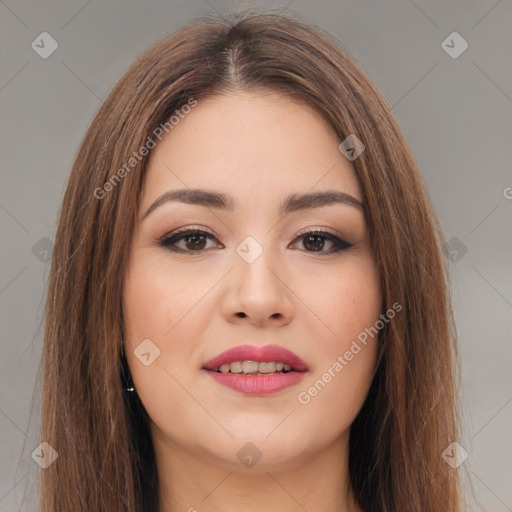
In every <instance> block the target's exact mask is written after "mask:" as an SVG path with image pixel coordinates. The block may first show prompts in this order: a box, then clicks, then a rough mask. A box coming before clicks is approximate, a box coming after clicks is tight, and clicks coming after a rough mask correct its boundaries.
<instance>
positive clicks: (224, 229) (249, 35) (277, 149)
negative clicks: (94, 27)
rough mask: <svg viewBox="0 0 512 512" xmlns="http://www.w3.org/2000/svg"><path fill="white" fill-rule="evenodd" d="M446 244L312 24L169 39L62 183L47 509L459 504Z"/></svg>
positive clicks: (406, 161) (107, 113) (390, 144)
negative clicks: (451, 457)
mask: <svg viewBox="0 0 512 512" xmlns="http://www.w3.org/2000/svg"><path fill="white" fill-rule="evenodd" d="M443 242H444V240H443V236H442V234H441V230H440V226H439V223H438V221H437V219H436V216H435V214H434V212H433V210H432V207H431V204H430V201H429V199H428V195H427V192H426V191H425V188H424V186H423V184H422V180H421V177H420V175H419V172H418V169H417V166H416V164H415V162H414V159H413V157H412V155H411V151H410V150H409V148H408V145H407V143H406V141H405V139H404V136H403V134H402V132H401V131H400V129H399V127H398V125H397V123H396V121H395V120H394V119H393V117H392V115H391V113H390V107H389V106H388V105H387V104H386V103H385V101H384V100H383V98H382V96H381V95H380V93H379V92H378V91H377V90H376V88H375V86H374V85H373V84H372V82H371V81H370V80H369V79H368V77H367V76H366V75H365V74H364V72H363V71H362V70H361V69H360V68H359V67H358V66H357V65H356V64H354V62H352V60H350V58H349V57H348V56H347V55H346V54H345V53H344V52H343V51H342V50H340V49H339V48H338V47H337V46H336V45H335V44H334V43H333V42H332V41H331V40H330V39H329V37H328V36H326V35H325V34H323V33H322V31H321V30H320V29H317V28H314V27H312V26H311V25H310V24H308V23H305V22H303V21H300V20H297V19H294V18H291V17H288V16H285V15H274V14H249V13H244V14H241V15H236V16H235V15H234V16H232V17H231V18H230V19H229V20H228V21H226V20H224V21H211V20H209V21H204V22H198V23H195V24H192V25H190V26H187V27H184V28H182V29H180V30H179V31H177V32H176V33H174V34H172V35H171V36H169V37H167V38H166V39H164V40H162V41H160V42H159V43H158V44H156V45H155V46H154V47H153V48H151V49H150V50H149V51H147V52H146V53H145V54H144V55H143V56H142V57H140V58H139V59H138V60H137V61H136V62H135V63H134V64H133V66H132V67H131V68H130V69H129V70H128V71H127V72H126V73H125V74H124V76H123V77H122V78H121V79H120V81H119V82H118V83H117V84H116V86H115V87H114V89H113V90H112V92H111V93H110V95H109V96H108V98H107V99H106V101H105V102H104V103H103V105H102V107H101V108H100V111H99V112H98V114H97V115H96V117H95V119H94V121H93V123H92V125H91V127H90V128H89V131H88V132H87V134H86V136H85V138H84V141H83V143H82V145H81V147H80V150H79V152H78V154H77V156H76V160H75V163H74V166H73V170H72V173H71V177H70V181H69V184H68V187H67V191H66V194H65V197H64V201H63V205H62V210H61V213H60V220H59V227H58V232H57V236H56V241H55V250H54V255H53V261H52V269H51V278H50V284H49V292H48V300H47V310H46V331H45V346H44V354H43V363H44V365H43V366H44V377H43V378H44V383H43V404H42V410H43V417H42V439H43V440H44V441H46V442H48V443H49V444H50V445H51V446H52V447H53V448H54V449H55V450H56V452H57V453H58V458H57V460H56V461H55V462H54V463H53V464H51V465H50V466H49V467H48V468H47V469H45V470H43V472H42V480H41V483H42V510H43V511H44V512H49V511H52V512H56V511H69V510H75V511H78V510H84V511H85V510H87V511H90V510H94V511H109V512H112V511H158V512H175V511H178V510H189V511H193V510H199V511H200V510H205V511H207V510H212V511H213V510H215V511H217V510H223V511H231V510H234V509H235V508H236V509H238V510H240V509H242V510H245V511H251V510H261V509H262V508H264V507H266V509H268V510H279V511H287V510H308V511H310V512H312V511H327V510H339V511H350V512H353V511H365V512H366V511H372V512H373V511H388V512H391V511H393V512H394V511H406V510H407V511H418V512H419V511H421V512H426V511H432V512H433V511H435V512H440V511H450V512H453V511H459V510H461V508H460V507H461V504H460V502H459V501H460V497H459V495H460V489H459V477H458V474H457V471H456V470H454V469H452V467H450V466H449V465H448V464H447V463H446V462H445V461H444V460H443V458H442V457H441V454H442V452H443V450H445V449H446V447H447V446H449V445H450V443H452V442H453V441H455V440H456V439H457V436H458V428H459V427H458V409H457V395H456V389H457V386H456V383H457V379H456V375H457V373H456V369H457V366H456V364H457V357H456V354H457V352H456V344H455V333H454V327H453V319H452V313H451V306H450V298H449V294H448V278H447V272H446V268H445V261H444V259H443V257H442V253H441V247H442V246H443Z"/></svg>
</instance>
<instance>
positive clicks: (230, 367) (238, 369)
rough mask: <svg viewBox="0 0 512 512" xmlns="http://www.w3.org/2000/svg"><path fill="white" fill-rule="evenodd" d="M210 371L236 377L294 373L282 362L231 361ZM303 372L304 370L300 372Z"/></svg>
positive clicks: (289, 366) (294, 370) (290, 367)
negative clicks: (231, 374) (232, 374)
mask: <svg viewBox="0 0 512 512" xmlns="http://www.w3.org/2000/svg"><path fill="white" fill-rule="evenodd" d="M212 371H214V372H218V373H234V374H237V375H269V374H272V375H275V374H284V373H289V372H296V371H299V370H296V369H295V368H292V366H291V365H289V364H287V363H284V362H283V361H250V360H247V361H232V362H230V363H224V364H221V365H220V366H219V367H218V368H215V369H213V370H212ZM302 371H305V370H302Z"/></svg>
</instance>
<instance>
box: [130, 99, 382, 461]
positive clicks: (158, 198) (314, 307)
mask: <svg viewBox="0 0 512 512" xmlns="http://www.w3.org/2000/svg"><path fill="white" fill-rule="evenodd" d="M340 142H341V141H340V140H338V139H337V137H336V135H335V134H334V132H333V131H332V130H331V128H330V127H329V125H328V124H327V123H326V122H325V121H324V120H323V119H322V117H321V116H320V115H319V114H317V113H316V112H315V111H314V110H312V109H311V108H310V107H309V106H305V105H302V104H300V103H297V102H294V101H292V100H290V99H287V98H286V97H283V96H280V95H274V94H266V95H263V94H249V93H242V92H240V93H236V94H230V95H229V96H215V97H211V98H208V99H205V100H200V101H198V104H197V106H195V107H194V108H193V109H192V110H191V112H190V113H188V114H187V115H186V116H183V118H182V119H180V121H179V123H178V124H176V125H175V126H174V127H173V129H172V131H170V132H169V134H168V135H166V136H165V137H164V138H162V141H161V142H159V143H158V144H157V146H156V148H155V149H153V150H152V153H151V157H150V161H149V167H148V170H147V176H146V179H145V183H144V188H143V191H142V198H141V208H140V212H139V224H138V226H137V228H136V231H135V232H134V235H133V239H132V245H131V248H130V250H131V257H130V265H129V268H128V270H127V274H126V276H125V285H124V292H123V294H124V295H123V302H124V318H125V332H126V337H125V340H124V342H125V344H126V353H127V359H128V365H129V367H130V371H131V374H132V378H133V382H134V387H135V389H136V392H137V393H138V395H139V397H140V399H141V401H142V403H143V405H144V407H145V408H146V410H147V412H148V414H149V416H150V418H151V420H152V423H151V431H152V436H153V441H154V444H155V447H156V450H157V451H158V450H167V451H168V453H172V452H173V450H176V451H177V450H182V451H185V452H188V453H193V454H196V455H198V456H200V457H202V458H203V459H204V460H208V459H211V460H216V461H221V462H223V463H224V464H227V465H229V464H238V465H240V460H241V459H240V453H238V452H239V451H240V450H241V449H242V450H248V451H250V450H254V448H248V447H247V446H246V443H248V442H251V443H252V444H253V445H254V446H255V447H256V448H257V450H258V452H259V453H260V454H261V459H260V461H259V462H258V466H259V467H261V468H268V469H271V468H275V467H277V466H279V467H283V466H284V465H287V464H290V465H292V464H300V463H301V462H303V461H304V460H306V458H307V457H308V456H311V455H312V454H314V453H315V452H319V451H321V450H323V449H325V448H326V447H328V446H329V445H331V444H333V443H335V442H336V441H337V440H338V439H340V438H342V437H343V436H346V435H347V433H348V432H349V429H350V425H351V423H352V421H353V420H354V418H355V417H356V415H357V413H358V412H359V410H360V408H361V406H362V404H363V402H364V399H365V397H366V394H367V392H368V389H369V386H370V383H371V379H372V372H373V370H374V366H375V360H376V352H377V339H376V338H373V339H372V338H371V337H368V338H367V340H366V343H365V344H363V343H361V341H360V340H361V333H362V332H364V331H365V328H369V327H372V326H374V324H375V323H376V322H377V321H378V320H379V315H380V313H381V310H380V307H381V293H380V290H379V279H378V274H377V271H376V266H375V262H374V259H373V255H372V252H371V249H370V240H369V237H368V233H367V226H366V224H365V217H364V214H363V211H362V209H361V208H360V207H359V206H358V203H359V202H362V195H361V190H360V188H359V185H358V182H357V179H356V176H355V174H354V171H353V169H352V166H351V164H350V162H349V161H348V160H347V159H346V158H345V157H344V156H343V155H342V153H341V152H340V151H339V149H338V145H339V143H340ZM195 189H201V190H205V191H207V192H209V193H210V194H212V195H206V194H199V193H197V194H192V193H191V191H192V190H195ZM176 191H185V192H186V193H187V194H188V198H187V197H185V196H184V195H182V196H181V199H185V202H184V201H183V200H180V197H177V198H176V197H174V199H172V198H170V197H169V196H168V197H167V200H165V198H162V196H163V194H166V193H169V192H176ZM322 192H332V193H337V194H331V196H329V197H330V201H329V197H327V198H326V197H323V199H322V197H320V196H319V197H317V199H316V200H315V199H314V198H309V199H307V200H305V201H300V196H302V195H303V194H316V193H322ZM182 194H183V193H182ZM217 194H221V196H218V195H217ZM290 197H291V198H292V200H290V199H289V198H290ZM335 199H337V200H335ZM198 201H200V202H201V204H198ZM148 210H149V211H148ZM358 336H359V339H358ZM240 346H245V349H244V350H241V351H239V352H230V353H228V354H227V355H226V357H221V358H220V359H219V358H217V356H219V355H221V354H222V353H223V352H225V351H227V350H229V349H234V348H236V347H238V348H239V347H240ZM247 346H249V348H247ZM269 346H274V348H272V347H270V348H269ZM275 346H277V347H278V348H276V347H275ZM262 347H265V348H262ZM356 347H359V349H358V348H356ZM290 353H291V354H290ZM350 354H351V355H350ZM241 360H242V361H256V363H258V362H260V363H264V362H266V363H267V364H266V365H262V364H256V366H254V364H249V365H247V364H245V365H244V363H241V364H240V363H238V364H237V361H241ZM271 361H277V362H276V364H275V365H272V363H270V364H268V363H269V362H271ZM231 362H232V363H233V364H231V365H230V364H229V363H231ZM301 362H302V363H301ZM209 363H210V364H209ZM221 363H223V367H222V368H221V370H222V371H215V370H217V369H219V368H220V366H221ZM284 364H287V365H288V364H289V365H290V367H291V368H290V371H289V372H286V371H285V370H286V369H287V368H288V367H287V366H286V367H285V366H284ZM301 364H302V365H303V366H301ZM207 366H208V367H210V369H206V367H207ZM228 370H229V371H228ZM274 370H275V371H276V372H278V373H272V374H270V373H265V372H272V371H274ZM240 371H242V373H236V372H240ZM254 372H257V374H254V375H246V373H254ZM242 455H244V452H243V451H242Z"/></svg>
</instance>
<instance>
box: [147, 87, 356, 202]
mask: <svg viewBox="0 0 512 512" xmlns="http://www.w3.org/2000/svg"><path fill="white" fill-rule="evenodd" d="M339 143H340V141H339V140H338V137H337V136H336V134H335V133H334V131H333V130H332V128H331V127H330V126H329V125H328V123H327V122H326V121H325V120H324V119H323V118H322V116H321V115H320V114H318V113H317V112H316V111H315V110H314V109H313V108H311V107H310V106H308V105H306V104H304V103H302V102H299V101H295V100H293V99H290V98H289V97H287V96H283V95H279V94H276V93H245V92H237V93H231V94H229V95H227V94H225V95H217V96H213V97H209V98H206V99H202V100H201V99H200V100H198V102H197V105H196V106H195V107H194V108H193V109H191V111H190V112H189V113H187V114H182V116H180V119H179V122H178V123H177V124H175V125H174V126H173V128H172V130H170V132H169V133H168V134H167V135H165V136H164V137H163V138H162V140H161V141H160V142H158V141H157V145H156V147H155V148H154V149H153V150H152V152H151V155H150V160H149V164H148V169H147V174H146V178H145V183H144V190H143V198H142V204H141V207H142V208H147V206H148V205H149V204H150V202H151V201H152V200H154V198H155V197H157V196H158V195H160V194H161V193H162V192H164V191H167V190H173V189H183V188H186V187H190V188H208V189H212V190H218V191H222V192H225V193H226V194H228V195H231V196H233V197H234V198H235V207H237V206H240V207H241V206H243V205H244V204H247V202H248V201H250V202H258V203H259V204H260V205H261V204H262V201H270V202H274V201H278V200H280V199H281V198H282V197H283V196H288V195H289V194H290V193H295V192H296V193H304V192H306V191H313V190H315V189H331V190H332V189H334V190H340V191H343V192H345V193H348V194H350V195H352V196H354V197H356V198H358V199H361V194H360V190H359V186H358V182H357V179H356V176H355V173H354V171H353V168H352V166H351V164H350V162H349V161H348V160H347V159H346V158H345V157H344V156H343V155H342V154H341V153H340V151H339V149H338V145H339Z"/></svg>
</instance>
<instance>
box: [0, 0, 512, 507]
mask: <svg viewBox="0 0 512 512" xmlns="http://www.w3.org/2000/svg"><path fill="white" fill-rule="evenodd" d="M287 3H288V2H287ZM236 5H237V4H236V3H234V2H232V1H216V0H208V2H206V1H203V0H194V1H184V0H183V1H167V2H163V1H142V0H140V1H137V2H135V1H120V0H117V1H107V0H103V1H100V0H89V1H87V0H67V1H65V2H64V1H60V2H50V1H38V0H32V1H16V0H4V1H0V38H1V73H2V74H1V78H0V119H1V123H0V125H1V148H0V149H1V153H0V154H1V159H2V168H1V169H2V170H1V180H2V186H1V188H0V226H1V234H2V259H1V268H0V308H1V360H0V382H1V386H0V432H1V439H0V511H1V512H7V511H15V510H35V497H36V487H35V478H36V475H37V470H38V469H39V467H38V466H37V465H36V464H35V463H34V461H33V460H32V459H31V457H30V454H31V453H32V451H33V450H34V449H35V448H36V447H37V446H38V444H39V440H38V437H37V427H38V418H37V416H38V414H39V407H38V393H39V388H38V387H37V386H35V401H34V402H33V401H32V393H33V391H34V385H35V383H36V377H37V368H38V361H39V357H40V353H41V346H42V330H41V314H42V307H43V300H44V292H45V286H46V283H47V276H48V270H49V263H48V262H47V261H46V260H47V255H48V252H47V251H46V250H47V249H51V241H52V240H54V235H55V228H56V215H57V211H58V207H59V204H60V202H61V199H62V196H63V192H64V189H65V184H66V182H67V179H68V175H69V172H70V168H71V164H72V160H73V156H74V154H75V152H76V150H77V148H78V144H79V142H80V139H81V137H82V136H83V135H84V133H85V130H86V128H87V126H88V124H89V123H90V121H91V120H92V118H93V115H94V113H95V112H96V110H97V109H98V107H99V105H100V104H101V101H102V100H103V99H104V98H105V97H106V95H107V93H108V91H109V90H110V88H111V87H112V85H113V84H114V82H115V81H116V80H117V79H118V78H119V76H120V75H121V74H122V72H123V71H124V70H125V69H126V68H127V67H128V66H129V65H130V64H131V63H132V61H133V60H134V59H135V58H136V57H137V56H138V55H139V54H140V53H141V52H143V51H144V50H145V49H147V48H148V47H149V46H151V44H152V43H153V42H155V41H156V40H157V39H159V38H161V37H163V36H165V35H167V34H168V33H170V32H172V31H173V30H175V29H176V28H178V27H179V26H181V25H183V24H185V23H187V22H190V21H192V20H193V18H194V17H196V16H200V15H205V14H207V13H210V12H214V11H219V12H223V11H226V10H228V9H230V8H232V7H234V6H236ZM243 5H246V4H242V3H238V6H239V7H242V6H243ZM252 5H259V6H263V7H265V6H273V7H279V6H282V8H283V10H284V9H285V8H286V9H287V11H288V12H289V13H291V14H293V13H296V14H297V13H298V14H302V15H305V16H306V17H308V18H310V19H311V20H312V21H314V22H316V23H318V24H319V25H321V26H322V27H324V28H325V29H327V30H328V31H329V32H331V33H332V34H334V35H335V36H336V37H337V38H338V40H339V42H340V44H341V45H342V46H343V47H344V48H345V49H347V50H348V51H349V52H350V54H351V55H352V56H353V57H354V58H355V59H357V61H358V62H359V63H360V64H361V66H362V67H363V68H364V69H365V70H366V71H367V72H368V73H369V74H370V76H371V77H372V78H373V79H374V81H375V82H376V83H377V85H378V86H379V87H380V89H381V90H382V92H383V93H384V94H385V95H386V97H387V98H388V99H389V101H390V102H391V104H392V105H393V106H394V112H395V114H396V115H397V116H398V118H399V120H400V122H401V124H402V126H403V128H404V130H405V133H406V135H407V137H408V138H409V141H410V143H411V145H412V147H413V150H414V152H415V154H416V157H417V160H418V162H419V164H420V167H421V169H422V172H423V174H424V176H425V180H426V183H427V185H428V187H429V190H430V193H431V196H432V199H433V202H434V204H435V206H436V208H437V211H438V214H439V216H440V219H441V222H442V225H443V229H444V231H445V234H446V237H447V239H449V240H451V241H450V250H451V251H452V252H451V258H452V260H453V261H452V268H453V298H454V306H455V314H456V320H457V327H458V332H459V338H460V349H461V357H462V363H463V367H462V369H463V373H462V377H463V396H462V400H463V428H464V433H463V437H462V438H461V439H460V440H459V442H460V444H461V445H462V446H463V447H464V449H465V450H466V451H467V452H468V454H469V457H468V459H467V460H466V461H465V462H464V464H463V465H462V466H461V469H462V470H463V475H464V477H465V478H466V479H468V481H471V483H472V485H473V488H474V499H473V500H472V502H471V510H488V511H492V512H505V511H512V486H511V485H510V482H512V462H511V461H512V428H511V426H512V376H511V368H512V353H511V352H512V351H511V343H510V341H511V323H512V322H511V319H512V315H511V313H512V286H511V281H512V273H511V272H510V270H511V268H510V267H511V265H510V263H511V261H512V258H511V254H512V251H511V245H512V244H511V241H512V236H511V235H512V222H511V211H512V199H508V198H507V196H508V197H509V198H512V189H509V188H507V187H512V173H511V170H510V162H511V149H510V148H511V141H512V139H511V135H512V80H511V78H512V59H511V55H512V53H511V49H512V39H511V38H510V36H509V33H510V24H511V19H512V16H511V15H512V5H511V2H510V1H508V0H499V1H496V0H488V1H487V0H486V1H484V0H479V1H476V0H470V1H468V0H460V1H452V2H447V1H445V2H437V1H427V0H414V1H413V0H400V1H390V0H386V1H383V0H372V1H361V0H354V1H348V0H343V1H337V2H335V1H329V0H322V1H316V2H311V1H309V2H308V1H306V0H294V1H292V2H289V6H288V7H287V6H286V4H285V3H283V4H281V3H279V2H260V3H258V2H253V3H252ZM43 31H47V32H49V33H50V34H51V35H52V37H53V38H55V40H56V41H57V42H58V45H59V46H58V49H57V50H56V51H55V52H54V53H53V54H52V55H51V56H50V57H48V58H47V59H43V58H41V57H40V56H39V55H38V54H37V53H36V52H35V51H34V50H33V49H32V48H31V43H32V41H34V40H36V38H37V37H38V36H39V34H41V32H43ZM453 31H457V32H458V33H460V35H461V36H462V37H463V38H464V39H465V40H466V41H467V42H468V44H469V47H468V49H467V50H466V51H465V52H464V53H462V54H461V55H460V56H459V57H458V58H456V59H454V58H452V57H450V56H449V55H448V54H447V53H446V52H445V51H444V49H443V48H442V46H441V43H442V42H443V40H445V39H446V37H447V36H448V35H449V34H451V33H452V32H453ZM449 44H452V43H451V42H450V43H449ZM454 44H455V49H458V48H460V46H458V45H459V43H454ZM466 250H467V252H465V251H466ZM32 403H33V404H34V409H33V414H32V417H31V420H30V421H29V419H30V415H29V413H30V409H31V405H32ZM468 488H469V487H468ZM468 492H469V493H470V491H468ZM23 493H26V494H27V495H28V496H30V497H31V498H32V502H30V501H29V502H28V503H26V504H24V505H22V504H21V496H22V494H23ZM470 494H471V493H470Z"/></svg>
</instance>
